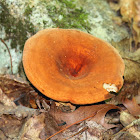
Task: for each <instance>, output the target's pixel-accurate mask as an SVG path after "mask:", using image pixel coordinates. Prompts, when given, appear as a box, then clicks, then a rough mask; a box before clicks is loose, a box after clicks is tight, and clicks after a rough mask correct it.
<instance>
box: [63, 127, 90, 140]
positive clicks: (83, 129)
mask: <svg viewBox="0 0 140 140" xmlns="http://www.w3.org/2000/svg"><path fill="white" fill-rule="evenodd" d="M87 129H88V126H86V127H84V128H82V129H81V130H80V131H78V132H77V133H75V134H73V135H72V136H70V137H69V138H66V139H64V140H68V139H70V138H72V137H74V136H76V135H78V134H80V133H82V132H84V131H85V130H87Z"/></svg>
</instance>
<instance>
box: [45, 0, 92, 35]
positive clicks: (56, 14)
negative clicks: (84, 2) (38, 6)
mask: <svg viewBox="0 0 140 140" xmlns="http://www.w3.org/2000/svg"><path fill="white" fill-rule="evenodd" d="M43 2H45V1H43ZM74 2H75V0H56V3H57V4H58V5H57V6H56V4H52V3H51V4H48V3H46V2H45V4H46V8H47V10H48V16H49V17H50V18H51V19H52V21H53V22H54V23H55V26H54V27H59V28H77V29H84V30H87V31H88V32H89V31H90V29H91V28H90V23H89V22H88V13H87V12H85V10H84V9H83V8H82V7H81V8H77V7H76V4H75V3H74Z"/></svg>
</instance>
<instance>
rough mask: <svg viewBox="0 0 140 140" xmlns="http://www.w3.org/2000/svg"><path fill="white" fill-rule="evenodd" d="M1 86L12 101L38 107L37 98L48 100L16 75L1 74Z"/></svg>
mask: <svg viewBox="0 0 140 140" xmlns="http://www.w3.org/2000/svg"><path fill="white" fill-rule="evenodd" d="M0 88H1V89H2V91H3V93H4V94H6V96H8V97H9V99H10V100H11V101H14V102H18V104H21V105H23V106H26V107H32V108H34V109H36V108H38V106H37V104H36V100H37V99H38V100H40V102H41V100H42V99H43V100H45V101H46V102H47V103H48V100H47V99H45V98H43V96H39V95H38V93H37V92H35V90H34V89H33V87H32V86H31V85H29V84H28V83H27V82H26V81H24V80H23V79H22V78H20V77H15V76H14V75H0Z"/></svg>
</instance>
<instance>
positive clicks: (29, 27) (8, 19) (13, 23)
mask: <svg viewBox="0 0 140 140" xmlns="http://www.w3.org/2000/svg"><path fill="white" fill-rule="evenodd" d="M0 7H1V9H0V29H1V30H2V28H3V27H4V29H5V33H6V36H5V38H3V40H9V39H11V48H16V47H17V45H20V49H21V50H22V49H23V46H24V43H25V41H26V40H27V38H28V33H30V34H34V32H35V30H34V26H33V24H32V23H30V22H29V19H28V18H27V19H25V20H24V21H23V20H21V19H18V18H15V17H13V16H12V15H11V14H10V11H9V9H8V5H7V4H6V3H5V1H4V0H3V1H1V2H0ZM28 13H29V11H28V10H26V15H27V14H28Z"/></svg>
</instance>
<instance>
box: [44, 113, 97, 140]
mask: <svg viewBox="0 0 140 140" xmlns="http://www.w3.org/2000/svg"><path fill="white" fill-rule="evenodd" d="M97 113H98V112H95V113H94V114H92V115H90V116H88V117H86V118H84V119H82V120H79V121H77V122H75V123H73V124H71V125H68V126H67V127H65V128H63V129H61V130H60V131H58V132H56V133H55V134H53V135H51V136H50V137H49V138H47V139H46V140H49V139H50V138H52V137H54V136H55V135H57V134H59V133H61V132H63V131H64V130H66V129H68V128H70V127H71V126H73V125H75V124H77V123H80V122H82V121H84V120H87V119H89V118H92V117H94V116H95V115H96V114H97Z"/></svg>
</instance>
